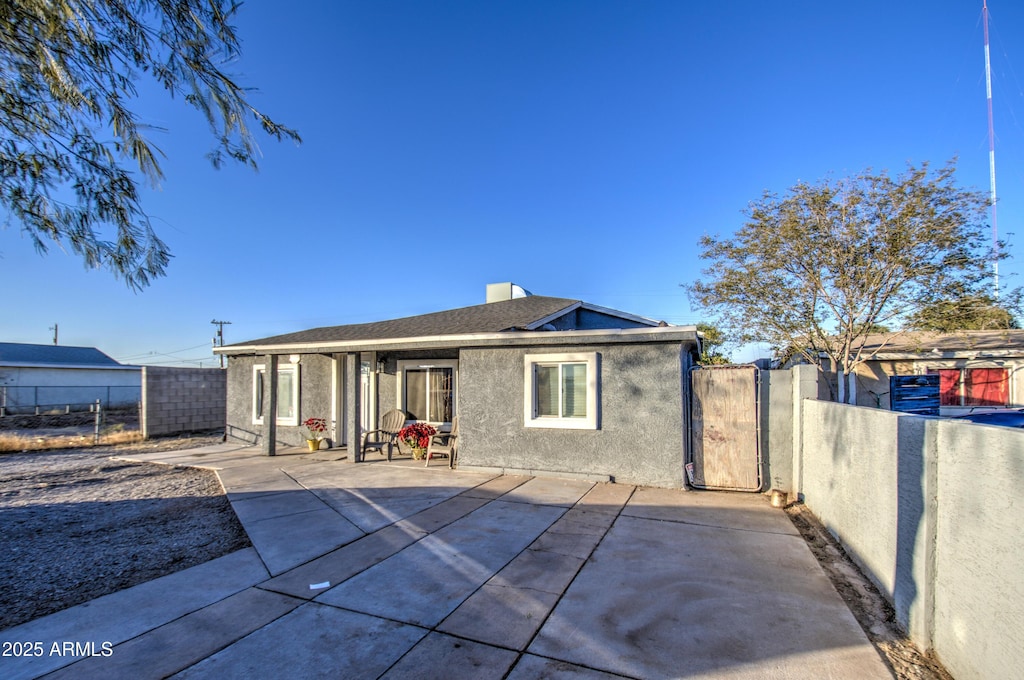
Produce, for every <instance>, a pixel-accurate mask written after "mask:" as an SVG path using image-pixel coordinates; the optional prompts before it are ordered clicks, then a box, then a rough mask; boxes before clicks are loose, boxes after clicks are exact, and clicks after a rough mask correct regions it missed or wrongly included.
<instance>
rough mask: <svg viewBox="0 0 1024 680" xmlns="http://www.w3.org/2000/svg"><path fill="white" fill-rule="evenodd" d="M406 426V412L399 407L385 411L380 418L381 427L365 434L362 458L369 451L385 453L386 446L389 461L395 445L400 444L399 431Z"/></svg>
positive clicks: (364, 457)
mask: <svg viewBox="0 0 1024 680" xmlns="http://www.w3.org/2000/svg"><path fill="white" fill-rule="evenodd" d="M404 426H405V412H404V411H400V410H398V409H397V408H396V409H392V410H390V411H388V412H387V413H385V414H384V415H383V416H382V417H381V419H380V428H379V429H376V430H370V431H369V432H367V433H366V434H364V435H363V445H362V460H365V459H366V452H367V451H379V452H380V455H382V456H383V455H384V447H385V446H386V447H387V448H388V453H387V456H388V461H389V462H390V461H391V454H392V451H393V450H394V447H395V446H397V445H398V431H399V430H401V429H402V428H403V427H404Z"/></svg>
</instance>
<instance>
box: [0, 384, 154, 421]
mask: <svg viewBox="0 0 1024 680" xmlns="http://www.w3.org/2000/svg"><path fill="white" fill-rule="evenodd" d="M140 399H141V388H140V387H139V386H133V385H101V386H81V385H65V386H61V385H54V386H51V385H45V386H43V385H40V386H36V387H23V386H17V387H14V386H0V430H20V429H41V428H60V427H75V426H81V425H92V424H94V423H95V422H97V418H99V421H100V422H101V424H108V423H122V424H124V425H126V426H135V427H137V426H138V422H139V406H140V405H139V400H140Z"/></svg>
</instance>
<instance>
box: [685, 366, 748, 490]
mask: <svg viewBox="0 0 1024 680" xmlns="http://www.w3.org/2000/svg"><path fill="white" fill-rule="evenodd" d="M757 381H758V374H757V367H755V366H714V367H700V368H694V369H692V370H691V371H690V394H691V397H692V401H691V406H690V442H691V446H690V452H691V460H690V461H689V462H688V463H687V465H686V473H687V477H688V479H689V480H690V484H691V486H694V487H696V488H699V489H721V490H730V491H760V490H761V450H760V446H759V439H760V436H759V428H758V399H757V392H758V385H757Z"/></svg>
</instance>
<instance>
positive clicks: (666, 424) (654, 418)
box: [458, 343, 686, 487]
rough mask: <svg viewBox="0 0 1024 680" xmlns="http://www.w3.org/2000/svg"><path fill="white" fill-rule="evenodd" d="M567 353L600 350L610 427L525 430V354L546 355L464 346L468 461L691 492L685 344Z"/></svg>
mask: <svg viewBox="0 0 1024 680" xmlns="http://www.w3.org/2000/svg"><path fill="white" fill-rule="evenodd" d="M558 351H559V352H597V353H598V354H599V371H600V413H601V419H600V429H598V430H560V429H547V428H544V429H541V428H527V427H524V423H523V401H524V389H525V387H524V384H523V371H524V356H525V355H526V354H529V353H540V352H539V350H536V349H534V350H526V349H521V348H516V349H467V350H463V351H462V352H461V353H460V360H459V396H458V413H459V462H460V465H463V466H479V467H494V468H502V469H506V470H509V471H514V470H531V471H547V472H553V473H565V474H570V475H571V474H577V473H580V472H587V473H591V474H597V475H603V476H608V477H610V478H612V479H613V480H614V481H616V482H623V483H629V484H643V485H649V486H662V487H681V486H682V485H683V454H684V449H683V447H684V443H683V431H684V430H683V427H684V420H683V417H684V414H683V394H682V382H683V375H684V373H683V370H684V363H685V362H686V358H685V356H681V350H680V346H679V345H678V344H668V343H666V344H649V345H642V344H633V345H606V346H579V347H577V346H573V347H560V348H558Z"/></svg>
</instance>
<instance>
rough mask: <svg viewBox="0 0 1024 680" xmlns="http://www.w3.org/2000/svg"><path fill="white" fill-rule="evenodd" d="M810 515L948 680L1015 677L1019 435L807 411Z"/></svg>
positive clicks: (1019, 602)
mask: <svg viewBox="0 0 1024 680" xmlns="http://www.w3.org/2000/svg"><path fill="white" fill-rule="evenodd" d="M801 411H802V413H801V417H800V429H801V430H802V436H801V435H800V434H799V433H798V440H797V441H798V442H799V445H798V446H797V447H796V449H797V456H798V459H799V460H798V461H795V463H796V464H797V467H799V468H800V469H802V474H801V476H800V480H801V482H802V484H801V486H800V489H799V491H800V492H801V493H802V495H803V498H804V502H805V503H806V505H807V507H808V508H809V509H810V510H811V511H812V512H814V514H815V515H816V516H817V517H818V518H819V519H820V520H821V521H822V523H824V524H825V526H827V527H828V529H829V531H831V532H832V534H833V535H835V536H836V537H837V538H838V539H839V540H840V541H841V542H842V543H843V545H844V546H845V547H846V548H847V550H848V552H849V553H850V554H851V555H852V556H853V557H854V559H856V560H857V561H858V562H859V563H860V565H861V566H862V567H863V568H864V570H865V571H866V573H867V574H868V575H869V576H870V577H871V578H872V579H873V580H874V581H875V583H876V585H878V586H879V587H880V589H881V590H882V591H883V592H884V593H885V594H886V595H887V596H888V597H889V599H890V600H891V601H892V602H893V604H894V607H895V609H896V616H897V619H898V620H899V622H900V623H901V625H903V626H904V628H905V629H907V631H908V633H909V634H910V636H911V638H912V639H913V640H914V641H915V643H917V644H918V645H919V646H920V647H922V648H924V649H933V650H934V651H935V653H936V655H937V656H938V657H939V659H940V660H941V661H942V662H943V663H944V664H945V666H946V668H947V669H948V670H949V671H950V673H952V675H953V676H954V677H956V678H958V679H967V678H996V677H1004V678H1010V677H1014V678H1020V677H1024V656H1022V655H1021V654H1020V641H1021V640H1022V639H1024V571H1021V569H1020V568H1019V567H1020V556H1021V555H1022V554H1024V503H1020V502H1018V501H1019V496H1020V490H1021V488H1022V487H1024V431H1022V430H1019V429H1016V428H1009V427H996V426H988V425H974V424H971V423H965V422H956V421H950V420H938V419H933V418H921V417H917V416H910V415H905V414H897V413H893V412H890V411H881V410H878V409H870V408H861V407H855V406H847V405H844V404H836V403H829V402H818V401H810V400H804V401H803V404H802V408H801Z"/></svg>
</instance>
